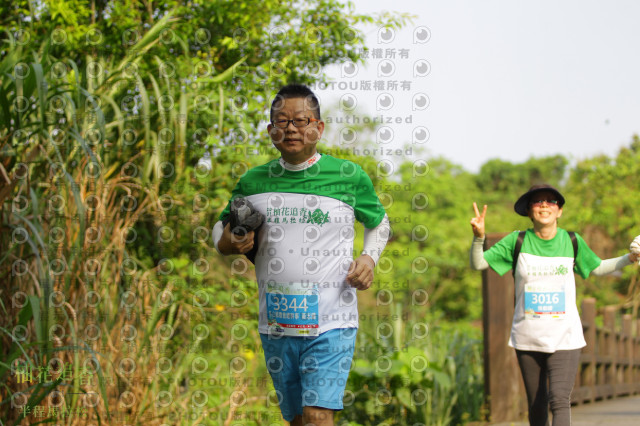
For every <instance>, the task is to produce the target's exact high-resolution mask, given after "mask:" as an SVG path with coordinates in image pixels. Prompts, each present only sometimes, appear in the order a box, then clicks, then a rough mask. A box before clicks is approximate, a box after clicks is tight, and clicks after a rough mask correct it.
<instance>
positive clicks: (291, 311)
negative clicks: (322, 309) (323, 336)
mask: <svg viewBox="0 0 640 426" xmlns="http://www.w3.org/2000/svg"><path fill="white" fill-rule="evenodd" d="M267 318H268V322H269V329H270V330H271V331H273V332H275V333H278V334H282V335H284V336H317V335H318V330H319V327H318V287H317V285H309V284H300V283H288V284H281V283H273V282H272V283H268V284H267Z"/></svg>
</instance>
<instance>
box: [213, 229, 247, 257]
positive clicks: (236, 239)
mask: <svg viewBox="0 0 640 426" xmlns="http://www.w3.org/2000/svg"><path fill="white" fill-rule="evenodd" d="M254 235H255V233H254V232H253V231H250V232H249V233H247V234H246V235H243V236H239V235H235V234H233V233H232V232H231V224H230V223H227V224H226V225H225V227H224V231H222V237H220V241H219V242H218V250H220V253H222V254H224V255H228V254H244V253H247V252H248V251H250V250H251V249H252V248H253V237H254Z"/></svg>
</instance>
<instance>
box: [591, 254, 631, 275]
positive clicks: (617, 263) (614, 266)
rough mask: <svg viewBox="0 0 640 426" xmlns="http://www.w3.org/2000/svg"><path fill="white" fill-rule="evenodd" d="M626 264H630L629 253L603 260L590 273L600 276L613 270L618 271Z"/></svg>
mask: <svg viewBox="0 0 640 426" xmlns="http://www.w3.org/2000/svg"><path fill="white" fill-rule="evenodd" d="M627 265H631V260H629V255H628V254H625V255H624V256H620V257H613V258H611V259H605V260H603V261H602V262H600V265H599V266H598V267H597V268H596V269H594V270H593V271H591V274H592V275H595V276H596V277H601V276H603V275H607V274H610V273H612V272H614V271H619V270H620V269H622V268H624V267H625V266H627Z"/></svg>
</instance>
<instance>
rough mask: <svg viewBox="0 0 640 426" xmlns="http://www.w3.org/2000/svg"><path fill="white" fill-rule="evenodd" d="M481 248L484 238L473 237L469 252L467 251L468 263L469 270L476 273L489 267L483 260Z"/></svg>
mask: <svg viewBox="0 0 640 426" xmlns="http://www.w3.org/2000/svg"><path fill="white" fill-rule="evenodd" d="M483 246H484V237H482V238H478V237H473V242H472V243H471V250H470V251H469V263H470V264H471V269H474V270H476V271H482V270H485V269H487V268H488V267H489V263H488V262H487V261H486V260H484V251H483V250H482V248H483Z"/></svg>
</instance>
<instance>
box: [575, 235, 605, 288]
mask: <svg viewBox="0 0 640 426" xmlns="http://www.w3.org/2000/svg"><path fill="white" fill-rule="evenodd" d="M576 239H577V240H578V256H577V257H576V266H575V268H574V269H573V270H574V271H575V272H576V273H577V274H579V275H580V276H581V277H582V278H585V279H586V278H587V277H588V276H589V274H590V273H591V271H593V270H594V269H596V268H597V267H598V266H600V263H601V262H602V260H601V259H600V258H599V257H598V256H597V255H596V254H595V253H594V252H593V251H592V250H591V248H589V246H588V245H587V243H586V242H585V241H584V240H583V239H582V237H581V236H580V235H578V234H576Z"/></svg>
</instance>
